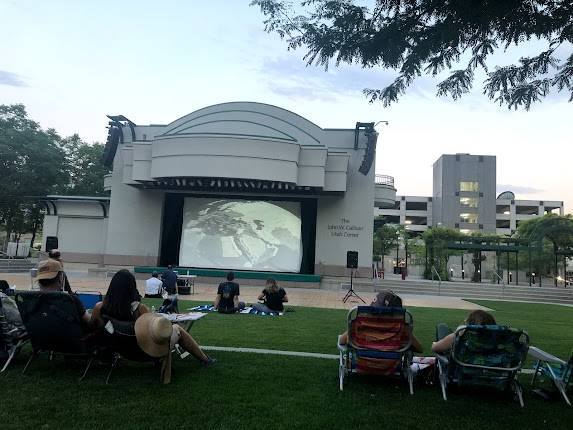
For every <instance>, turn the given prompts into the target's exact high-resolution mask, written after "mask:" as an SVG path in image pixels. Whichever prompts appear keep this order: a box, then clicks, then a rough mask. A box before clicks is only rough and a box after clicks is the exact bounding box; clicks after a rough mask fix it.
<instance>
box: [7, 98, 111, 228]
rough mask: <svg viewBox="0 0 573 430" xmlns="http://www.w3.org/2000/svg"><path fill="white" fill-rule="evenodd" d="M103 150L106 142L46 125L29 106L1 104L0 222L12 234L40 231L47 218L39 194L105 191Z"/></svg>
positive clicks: (95, 192) (100, 192)
mask: <svg viewBox="0 0 573 430" xmlns="http://www.w3.org/2000/svg"><path fill="white" fill-rule="evenodd" d="M102 153H103V145H101V144H94V145H88V144H86V143H85V142H82V141H81V140H80V138H79V137H78V136H77V135H74V136H71V137H68V138H65V139H62V138H61V137H60V136H58V134H57V133H56V132H55V130H51V129H50V130H42V128H41V127H40V125H39V124H38V123H37V122H35V121H33V120H31V119H29V118H28V115H27V113H26V108H25V107H24V105H21V104H17V105H0V171H1V175H2V179H1V180H0V223H3V224H4V225H5V229H6V232H7V234H8V236H9V235H10V234H11V233H15V234H16V236H17V238H19V236H20V235H21V234H22V233H26V232H30V231H31V232H33V233H34V234H35V232H36V231H37V229H38V228H39V226H40V225H41V220H42V214H41V208H40V206H39V205H38V203H37V198H38V197H41V196H46V195H49V194H64V193H69V194H91V195H93V194H102V193H103V175H104V173H105V169H104V168H103V165H102V164H101V162H100V161H99V160H100V159H101V154H102Z"/></svg>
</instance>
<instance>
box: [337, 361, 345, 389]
mask: <svg viewBox="0 0 573 430" xmlns="http://www.w3.org/2000/svg"><path fill="white" fill-rule="evenodd" d="M345 372H346V369H345V362H344V356H343V354H342V353H340V359H339V365H338V388H339V389H340V391H343V390H344V374H345Z"/></svg>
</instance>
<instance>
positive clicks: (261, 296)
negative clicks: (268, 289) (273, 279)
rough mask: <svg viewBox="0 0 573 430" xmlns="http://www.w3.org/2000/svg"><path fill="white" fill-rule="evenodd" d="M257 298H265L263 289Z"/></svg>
mask: <svg viewBox="0 0 573 430" xmlns="http://www.w3.org/2000/svg"><path fill="white" fill-rule="evenodd" d="M257 299H258V300H265V290H263V292H262V293H261V294H259V297H257Z"/></svg>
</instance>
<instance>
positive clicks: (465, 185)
mask: <svg viewBox="0 0 573 430" xmlns="http://www.w3.org/2000/svg"><path fill="white" fill-rule="evenodd" d="M460 191H471V192H474V193H477V192H478V191H479V183H478V182H470V181H461V182H460Z"/></svg>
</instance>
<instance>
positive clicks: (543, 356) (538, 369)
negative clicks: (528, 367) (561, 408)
mask: <svg viewBox="0 0 573 430" xmlns="http://www.w3.org/2000/svg"><path fill="white" fill-rule="evenodd" d="M529 355H530V356H531V357H532V358H534V359H535V360H537V363H536V364H535V372H534V373H533V377H532V378H531V385H535V380H536V379H537V375H539V374H543V375H545V376H548V377H549V378H550V379H551V382H553V385H554V386H555V388H557V390H558V391H559V393H560V394H561V395H562V396H563V399H564V400H565V402H566V403H567V404H568V405H569V406H571V400H569V397H568V396H567V388H568V386H569V385H571V384H572V381H573V377H572V376H571V375H572V374H573V351H572V352H571V356H570V357H569V361H565V360H561V359H560V358H559V357H555V356H554V355H551V354H549V353H547V352H545V351H543V350H541V349H539V348H536V347H534V346H532V347H530V348H529Z"/></svg>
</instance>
